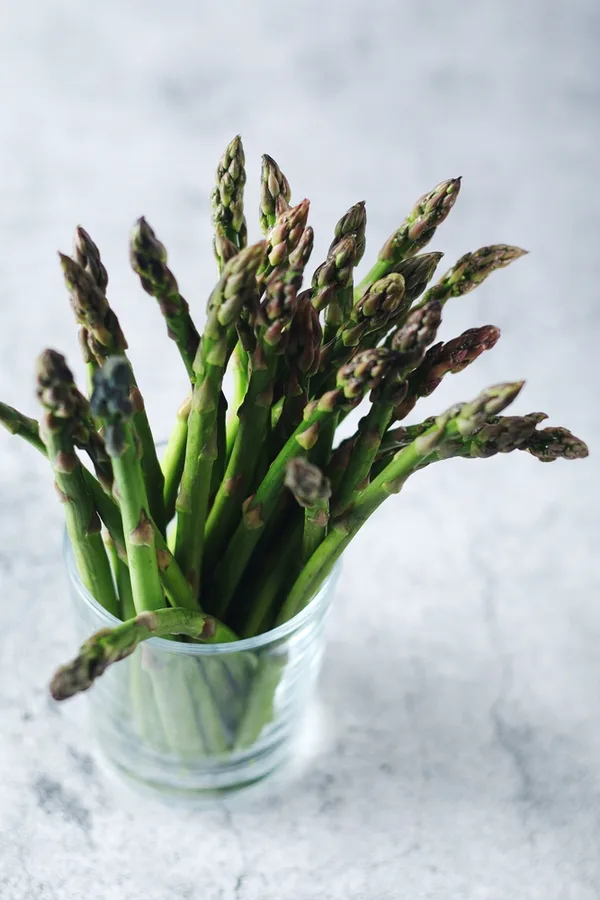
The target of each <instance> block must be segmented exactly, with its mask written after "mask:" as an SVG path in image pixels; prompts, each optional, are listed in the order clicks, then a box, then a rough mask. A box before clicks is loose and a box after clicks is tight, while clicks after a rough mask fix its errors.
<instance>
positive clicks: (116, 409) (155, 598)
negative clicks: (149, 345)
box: [91, 356, 165, 613]
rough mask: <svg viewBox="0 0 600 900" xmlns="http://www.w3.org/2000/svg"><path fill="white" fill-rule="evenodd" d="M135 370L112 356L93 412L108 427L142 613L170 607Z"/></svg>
mask: <svg viewBox="0 0 600 900" xmlns="http://www.w3.org/2000/svg"><path fill="white" fill-rule="evenodd" d="M130 391H131V369H130V368H129V365H128V363H127V360H126V359H125V358H124V357H122V356H112V357H109V358H108V359H107V360H106V362H105V364H104V366H103V368H102V369H99V370H98V371H97V372H96V374H95V376H94V392H93V394H92V400H91V404H92V411H93V413H94V415H95V416H96V417H97V418H98V419H100V420H101V421H102V423H103V425H104V427H105V433H106V449H107V450H108V453H109V455H110V457H111V459H112V463H113V471H114V476H115V494H116V496H117V498H118V501H119V505H120V508H121V516H122V518H123V532H124V538H125V547H126V549H127V560H128V563H129V574H130V577H131V588H132V591H133V602H134V606H135V609H136V611H137V612H138V613H140V612H143V611H144V610H154V609H160V608H161V607H163V606H164V605H165V603H164V594H163V590H162V585H161V581H160V575H159V570H158V563H157V559H156V541H155V533H154V528H153V527H152V522H151V518H150V510H149V504H148V495H147V493H146V487H145V485H144V478H143V475H142V469H141V466H140V461H139V456H138V445H137V441H136V438H135V433H134V431H133V429H132V427H131V420H132V418H133V403H132V401H131V397H130Z"/></svg>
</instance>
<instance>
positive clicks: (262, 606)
mask: <svg viewBox="0 0 600 900" xmlns="http://www.w3.org/2000/svg"><path fill="white" fill-rule="evenodd" d="M297 524H298V523H297ZM302 524H303V523H299V525H300V526H302ZM301 546H302V527H295V528H293V529H289V528H288V529H287V531H286V532H285V537H284V538H283V539H282V540H281V541H280V542H278V544H277V545H274V546H273V550H272V551H271V552H269V553H268V554H267V556H266V557H265V559H264V563H263V565H264V571H263V574H262V576H261V578H260V580H259V581H258V582H257V583H256V585H255V589H254V590H253V591H252V590H250V591H249V592H248V593H247V592H246V588H245V587H244V607H243V609H242V610H241V613H242V618H243V621H242V623H241V625H240V627H239V629H238V630H239V634H240V637H242V638H249V637H254V636H255V635H257V634H262V633H263V632H265V631H268V630H269V628H270V627H271V625H272V621H273V618H274V611H275V610H277V609H278V607H279V606H280V605H281V603H282V602H283V599H284V597H285V593H286V591H287V589H288V588H289V586H290V585H291V584H293V582H294V580H295V576H296V574H297V571H298V566H299V563H300V562H301V560H300V557H299V553H298V551H299V549H300V548H301ZM236 625H237V622H236Z"/></svg>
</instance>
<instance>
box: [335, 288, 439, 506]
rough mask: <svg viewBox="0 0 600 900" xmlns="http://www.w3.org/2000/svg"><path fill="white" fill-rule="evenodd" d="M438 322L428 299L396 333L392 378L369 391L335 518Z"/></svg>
mask: <svg viewBox="0 0 600 900" xmlns="http://www.w3.org/2000/svg"><path fill="white" fill-rule="evenodd" d="M441 320H442V307H441V304H440V303H439V302H438V301H437V300H432V301H430V302H429V303H428V304H427V305H426V306H423V307H422V308H421V309H417V310H415V311H414V312H413V313H411V314H410V315H409V317H408V319H407V321H406V324H405V325H404V326H403V327H402V328H400V329H399V330H398V331H396V333H395V335H394V337H393V340H392V349H393V350H396V351H398V354H399V356H398V363H397V368H396V369H395V371H394V372H393V373H392V377H391V378H388V379H387V380H386V381H384V382H383V383H382V385H380V386H379V387H378V388H377V389H376V391H374V392H373V395H372V397H371V401H372V403H371V407H370V409H369V411H368V413H367V415H366V416H364V417H363V418H362V419H361V420H360V422H359V425H358V433H357V435H356V440H355V443H354V446H353V450H352V454H351V456H350V458H349V460H348V465H347V468H346V471H345V474H344V476H343V477H342V480H341V483H340V486H339V488H338V490H337V491H336V495H335V503H334V505H333V510H334V514H335V515H339V514H340V513H341V512H343V510H344V509H346V508H347V507H348V506H350V505H351V504H352V503H353V502H354V501H355V500H356V499H357V497H358V494H359V492H360V490H361V489H362V487H363V483H364V482H365V480H366V479H367V478H368V476H369V472H370V471H371V466H372V465H373V462H374V460H375V457H376V455H377V451H378V449H379V445H380V444H381V440H382V438H383V435H384V434H385V432H386V430H387V427H388V425H389V424H390V422H391V420H392V416H393V414H394V407H395V406H396V405H397V403H398V400H399V399H400V400H401V399H402V397H403V395H404V394H405V393H406V377H407V376H408V375H409V374H410V372H411V371H413V369H415V368H416V366H417V365H418V364H419V362H420V360H422V359H423V356H424V354H425V349H426V347H427V346H428V344H430V343H431V342H432V341H433V340H434V338H435V335H436V333H437V330H438V328H439V325H440V322H441Z"/></svg>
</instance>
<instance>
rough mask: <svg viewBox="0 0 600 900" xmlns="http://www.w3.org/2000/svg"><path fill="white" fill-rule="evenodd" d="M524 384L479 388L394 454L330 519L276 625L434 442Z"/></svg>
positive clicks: (466, 430) (477, 422) (461, 430)
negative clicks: (468, 400) (349, 503)
mask: <svg viewBox="0 0 600 900" xmlns="http://www.w3.org/2000/svg"><path fill="white" fill-rule="evenodd" d="M522 386H523V382H521V381H520V382H514V383H512V384H501V385H496V386H495V387H491V388H488V389H487V390H485V391H483V392H482V393H481V394H480V395H479V396H478V397H477V398H476V399H475V400H473V401H472V402H471V403H465V404H462V405H459V406H455V407H452V408H451V409H450V410H448V411H447V412H446V413H444V414H443V415H442V416H438V418H437V419H436V420H435V422H434V424H433V425H432V426H431V428H429V429H428V430H427V431H425V432H424V433H423V434H421V435H420V436H419V437H417V438H416V439H415V440H414V441H413V442H412V443H411V444H409V445H408V446H407V447H405V448H404V449H403V450H401V451H400V452H399V453H397V454H396V455H395V456H394V458H393V459H392V461H391V462H390V463H389V464H388V465H387V466H386V467H385V469H384V470H383V471H382V472H381V473H380V474H379V475H378V476H377V478H375V479H374V480H373V481H372V482H371V484H370V485H369V486H368V487H367V488H365V490H364V491H363V492H362V494H361V495H360V497H359V499H358V500H357V501H356V503H355V504H354V505H353V506H352V507H351V508H350V509H348V510H347V511H346V512H345V513H344V514H343V515H341V516H339V517H338V518H336V519H333V520H331V522H330V530H329V533H328V534H327V537H326V538H325V540H324V541H323V542H322V543H321V544H320V545H319V547H318V548H317V550H316V551H315V553H314V554H313V555H312V557H311V558H310V560H309V561H308V563H307V565H306V566H305V567H304V569H303V570H302V572H301V573H300V575H299V577H298V579H297V580H296V583H295V584H294V586H293V588H292V590H291V591H290V593H289V595H288V597H287V599H286V602H285V604H284V605H283V608H282V610H281V612H280V614H279V617H278V620H277V624H280V623H282V622H285V621H287V620H288V619H291V618H292V617H293V616H295V615H296V614H297V613H298V612H300V610H301V609H302V608H303V607H304V606H306V604H307V603H308V602H309V601H310V600H311V599H312V597H313V596H314V594H315V592H316V591H317V590H318V588H319V585H320V584H321V582H322V580H323V578H324V577H326V575H327V573H328V572H329V571H330V570H331V568H332V566H333V565H334V564H335V562H336V561H337V560H338V559H339V557H340V555H341V554H342V552H343V550H344V549H345V548H346V547H347V546H348V544H349V543H350V541H351V540H352V538H353V537H354V536H355V535H356V534H357V533H358V531H359V530H360V528H361V527H362V526H363V525H364V523H365V522H366V520H367V519H368V518H369V516H371V515H372V514H373V512H375V510H376V509H377V508H378V507H379V506H380V505H381V504H382V503H383V501H384V500H385V499H386V497H388V496H389V495H390V494H395V493H398V492H399V491H400V490H401V489H402V487H403V485H404V483H405V482H406V480H407V478H408V477H409V476H410V475H411V474H412V473H413V472H415V471H416V470H417V469H418V468H419V467H421V466H422V465H423V463H424V462H425V461H426V460H427V458H428V457H429V456H430V455H431V454H432V453H433V452H434V451H435V450H436V448H437V447H439V445H440V444H441V443H442V442H443V441H446V440H449V439H451V438H452V437H454V436H456V435H462V436H467V435H469V434H472V433H474V432H475V431H476V430H477V428H478V427H480V426H481V425H482V424H483V423H484V422H485V420H486V418H487V417H488V416H490V415H495V414H497V413H499V412H501V411H502V410H503V409H505V407H506V406H508V405H509V403H512V401H513V400H514V399H515V397H516V396H517V395H518V393H519V392H520V390H521V388H522Z"/></svg>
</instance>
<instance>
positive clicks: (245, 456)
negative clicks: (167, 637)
mask: <svg viewBox="0 0 600 900" xmlns="http://www.w3.org/2000/svg"><path fill="white" fill-rule="evenodd" d="M295 305H296V291H295V288H294V287H293V286H292V285H287V284H285V282H283V281H274V280H272V279H271V280H269V282H268V284H267V292H266V294H265V298H264V300H263V303H262V304H261V308H260V311H259V316H258V320H257V336H258V342H257V346H256V349H255V351H254V353H253V355H252V359H251V374H250V380H249V382H248V390H247V392H246V396H245V398H244V401H243V403H242V405H241V407H240V408H239V410H238V419H239V425H238V430H237V434H236V437H235V442H234V445H233V449H232V451H231V456H230V458H229V462H228V464H227V469H226V470H225V476H224V478H223V481H222V482H221V486H220V487H219V490H218V491H217V494H216V496H215V499H214V503H213V505H212V508H211V511H210V515H209V517H208V521H207V525H206V553H207V556H208V557H209V558H210V559H213V560H214V559H219V558H220V556H221V553H222V552H223V550H224V548H225V547H226V545H227V542H228V541H229V539H230V537H231V535H232V533H233V531H234V530H235V527H236V524H237V522H238V520H239V514H240V506H241V503H242V502H243V500H244V499H245V498H246V497H247V496H248V494H249V493H250V489H251V486H252V481H253V477H254V474H255V472H256V467H257V465H258V461H259V456H258V453H257V448H259V447H260V445H261V442H262V441H263V439H264V435H265V430H266V429H267V427H268V424H269V417H270V414H271V404H272V402H273V388H274V381H275V375H276V365H277V360H278V357H279V355H280V354H281V353H282V352H283V350H284V347H285V344H286V342H287V337H288V329H289V324H290V322H291V320H292V317H293V315H294V311H295Z"/></svg>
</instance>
